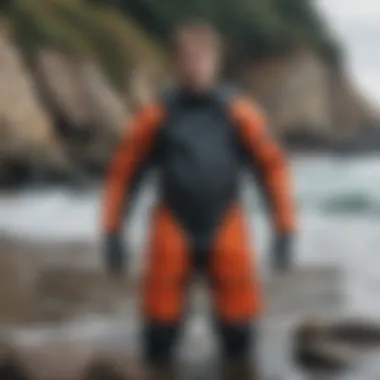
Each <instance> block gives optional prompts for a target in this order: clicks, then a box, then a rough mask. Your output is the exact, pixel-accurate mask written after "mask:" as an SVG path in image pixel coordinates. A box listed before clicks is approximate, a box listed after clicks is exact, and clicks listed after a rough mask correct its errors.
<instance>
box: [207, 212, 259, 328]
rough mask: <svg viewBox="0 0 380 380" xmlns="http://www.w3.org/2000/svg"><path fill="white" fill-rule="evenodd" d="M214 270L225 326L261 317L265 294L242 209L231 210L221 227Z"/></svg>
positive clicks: (219, 312)
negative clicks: (262, 292)
mask: <svg viewBox="0 0 380 380" xmlns="http://www.w3.org/2000/svg"><path fill="white" fill-rule="evenodd" d="M210 270H211V282H212V284H213V294H214V302H215V306H216V312H217V315H218V318H219V319H220V321H221V322H222V323H225V324H241V323H247V322H250V321H251V320H252V319H253V318H255V317H258V314H259V313H260V309H261V291H260V287H259V282H258V280H257V277H256V276H255V275H254V272H255V268H254V265H253V258H252V253H251V249H250V244H249V234H248V231H247V230H246V226H245V220H244V214H243V211H242V209H241V208H240V207H239V206H235V207H233V208H231V209H230V210H229V212H228V213H227V215H226V217H225V219H224V221H223V222H222V224H221V225H220V228H219V231H218V232H217V234H216V238H215V241H214V246H213V252H212V254H211V268H210Z"/></svg>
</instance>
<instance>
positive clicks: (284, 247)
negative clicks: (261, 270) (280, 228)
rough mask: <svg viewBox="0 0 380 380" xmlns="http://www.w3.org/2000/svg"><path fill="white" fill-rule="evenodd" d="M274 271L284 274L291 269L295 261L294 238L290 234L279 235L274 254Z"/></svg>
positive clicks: (274, 245)
mask: <svg viewBox="0 0 380 380" xmlns="http://www.w3.org/2000/svg"><path fill="white" fill-rule="evenodd" d="M271 260H272V270H274V271H275V272H284V271H287V270H289V269H290V268H291V266H292V261H293V236H292V235H291V234H289V233H277V235H276V236H275V239H274V243H273V247H272V252H271Z"/></svg>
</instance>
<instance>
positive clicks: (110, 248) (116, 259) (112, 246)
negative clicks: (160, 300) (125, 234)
mask: <svg viewBox="0 0 380 380" xmlns="http://www.w3.org/2000/svg"><path fill="white" fill-rule="evenodd" d="M104 250H105V252H104V254H105V256H104V259H105V266H106V270H107V272H108V273H109V274H111V275H112V276H120V275H122V274H123V272H124V266H125V263H124V262H125V257H124V248H123V242H122V238H121V236H120V234H119V233H113V234H108V235H106V237H105V247H104Z"/></svg>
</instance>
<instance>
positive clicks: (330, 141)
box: [244, 49, 379, 149]
mask: <svg viewBox="0 0 380 380" xmlns="http://www.w3.org/2000/svg"><path fill="white" fill-rule="evenodd" d="M244 81H245V82H246V83H247V84H248V87H249V88H250V89H251V90H252V95H253V96H254V97H255V98H257V99H258V101H259V102H260V103H261V104H262V106H263V107H264V109H265V110H266V111H267V113H268V115H269V116H270V120H271V123H272V127H273V129H274V132H275V133H276V134H277V135H278V136H279V138H281V139H283V140H284V141H285V142H288V143H289V145H290V146H291V147H294V148H318V149H326V148H328V149H340V147H341V145H342V144H344V145H346V144H347V143H348V144H350V145H351V148H352V149H355V144H356V143H355V141H357V137H358V136H361V135H362V134H363V133H364V135H365V133H366V132H367V130H368V128H367V127H368V125H374V126H375V125H377V124H379V119H378V118H377V116H375V114H374V112H373V111H372V109H371V105H370V104H369V102H368V101H367V100H366V99H365V98H364V97H363V96H362V95H361V94H360V93H359V92H358V91H357V90H356V89H355V88H354V87H353V86H352V84H351V82H350V79H349V78H348V77H347V76H346V75H345V73H344V71H343V69H336V68H332V67H331V66H330V65H328V64H327V63H326V62H325V61H324V60H323V59H322V58H321V57H320V56H318V55H317V54H315V53H314V52H313V51H311V50H308V49H300V50H298V51H297V52H296V53H294V54H293V55H291V56H288V57H286V58H283V59H276V60H268V61H266V60H264V61H262V62H260V63H257V64H254V65H251V66H249V68H248V69H247V70H246V71H245V75H244ZM377 146H379V144H377ZM358 148H359V147H358ZM361 149H365V146H361Z"/></svg>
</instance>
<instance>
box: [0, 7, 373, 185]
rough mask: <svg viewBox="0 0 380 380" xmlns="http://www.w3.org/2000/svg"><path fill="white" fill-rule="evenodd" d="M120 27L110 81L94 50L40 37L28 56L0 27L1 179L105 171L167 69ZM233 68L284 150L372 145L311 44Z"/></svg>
mask: <svg viewBox="0 0 380 380" xmlns="http://www.w3.org/2000/svg"><path fill="white" fill-rule="evenodd" d="M57 4H58V3H57ZM59 4H61V3H59ZM62 4H63V3H62ZM109 17H111V16H109ZM111 21H113V18H112V17H111ZM111 24H112V22H111ZM125 25H128V27H127V28H126V29H125V31H128V33H126V35H123V38H125V40H126V41H128V40H129V36H131V40H133V41H134V43H129V45H128V44H127V45H128V46H127V49H126V50H127V51H128V54H129V56H130V58H128V59H127V60H126V61H125V62H127V63H128V65H127V64H126V66H125V71H124V74H123V75H122V77H123V78H125V80H123V81H122V82H120V83H119V86H118V88H116V87H115V86H114V85H112V81H111V80H110V78H109V76H107V70H104V66H102V64H101V63H102V62H103V61H104V60H103V61H102V60H99V56H98V57H97V56H96V54H95V53H96V52H95V53H94V54H89V55H84V54H76V52H75V51H70V49H67V48H65V47H62V46H61V47H60V46H59V44H46V45H44V44H42V45H41V46H40V47H39V48H38V49H37V50H34V51H33V54H30V51H29V50H27V51H25V48H24V47H23V46H22V45H20V44H19V40H16V39H15V34H14V31H13V33H12V30H11V29H4V28H3V29H2V30H1V31H0V80H1V86H0V136H1V139H0V162H1V166H0V184H4V183H8V182H14V181H16V182H18V181H21V182H22V181H24V180H30V179H33V178H50V179H51V178H57V179H60V178H73V176H74V177H75V176H77V177H78V174H79V175H82V174H88V173H91V172H93V173H99V172H101V171H102V170H103V169H104V166H105V164H106V163H107V161H108V160H109V156H110V153H111V151H112V150H113V147H114V146H115V144H116V142H117V141H118V139H119V138H120V135H121V134H122V133H124V130H125V126H126V125H127V124H128V121H129V120H130V117H131V115H132V114H133V112H134V111H135V109H136V108H137V107H139V106H141V105H142V104H143V103H145V102H147V101H149V99H151V98H152V97H153V96H154V93H155V92H156V90H157V87H159V84H160V83H162V82H165V80H166V78H169V77H170V72H169V70H166V72H164V71H163V70H162V68H163V67H164V66H161V68H160V70H161V71H158V72H160V74H158V75H157V76H156V77H155V76H154V71H155V69H156V68H157V67H158V66H160V65H158V64H157V63H158V62H163V61H162V56H159V55H161V54H162V52H159V51H158V50H157V49H155V47H153V46H156V45H152V44H151V43H150V42H149V38H148V37H147V36H144V35H143V34H142V33H141V31H139V28H138V26H137V25H134V24H133V23H132V24H129V23H128V22H126V23H125ZM123 30H124V29H123ZM114 34H115V30H113V29H112V35H114ZM16 41H18V42H16ZM123 41H124V40H123ZM136 41H137V42H138V41H141V43H139V44H140V45H141V46H144V48H143V49H140V46H139V44H138V43H137V42H136ZM122 46H123V49H124V44H123V43H122ZM114 52H115V51H114ZM116 52H117V50H116ZM135 52H136V54H134V53H135ZM137 52H138V53H139V54H137ZM98 53H99V52H98ZM103 53H104V52H103ZM105 55H106V57H107V54H105ZM103 63H104V62H103ZM111 68H112V67H111ZM118 70H119V72H120V67H119V68H118ZM240 73H241V76H240V80H242V82H243V84H244V86H245V87H247V88H248V89H249V91H250V92H251V94H252V96H253V97H254V98H255V99H256V100H258V102H259V103H260V104H262V106H263V108H264V109H265V110H266V111H267V113H268V115H269V116H270V120H271V122H272V126H273V131H274V133H275V134H276V135H277V136H278V137H279V138H280V139H281V140H283V141H284V142H285V143H286V144H287V145H288V146H289V147H290V148H297V149H298V148H302V149H304V148H307V149H310V148H313V149H316V148H317V149H326V148H328V149H340V148H341V147H343V148H345V149H349V150H355V149H356V150H357V149H359V148H360V149H361V150H364V149H366V148H367V147H369V146H371V148H374V149H377V148H379V146H380V137H379V132H378V131H379V129H377V128H376V127H374V126H376V125H377V124H378V119H377V118H376V117H375V116H374V113H373V112H372V110H371V108H370V106H369V104H368V103H367V101H366V100H365V99H364V98H363V97H362V96H361V95H360V94H359V93H358V92H357V91H356V89H355V88H354V87H353V86H352V84H351V83H350V80H349V78H347V76H346V75H345V73H344V71H343V69H333V68H332V67H331V65H329V64H328V63H327V62H326V61H325V60H324V59H323V58H321V55H320V54H317V53H316V52H315V51H314V50H313V49H311V48H305V47H303V48H299V49H298V50H295V51H294V52H293V53H292V54H289V55H287V56H283V57H282V58H275V59H273V58H272V59H260V60H250V63H249V64H246V65H245V69H244V70H242V71H241V72H240ZM366 136H369V137H368V138H367V137H366ZM358 137H360V138H358Z"/></svg>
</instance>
